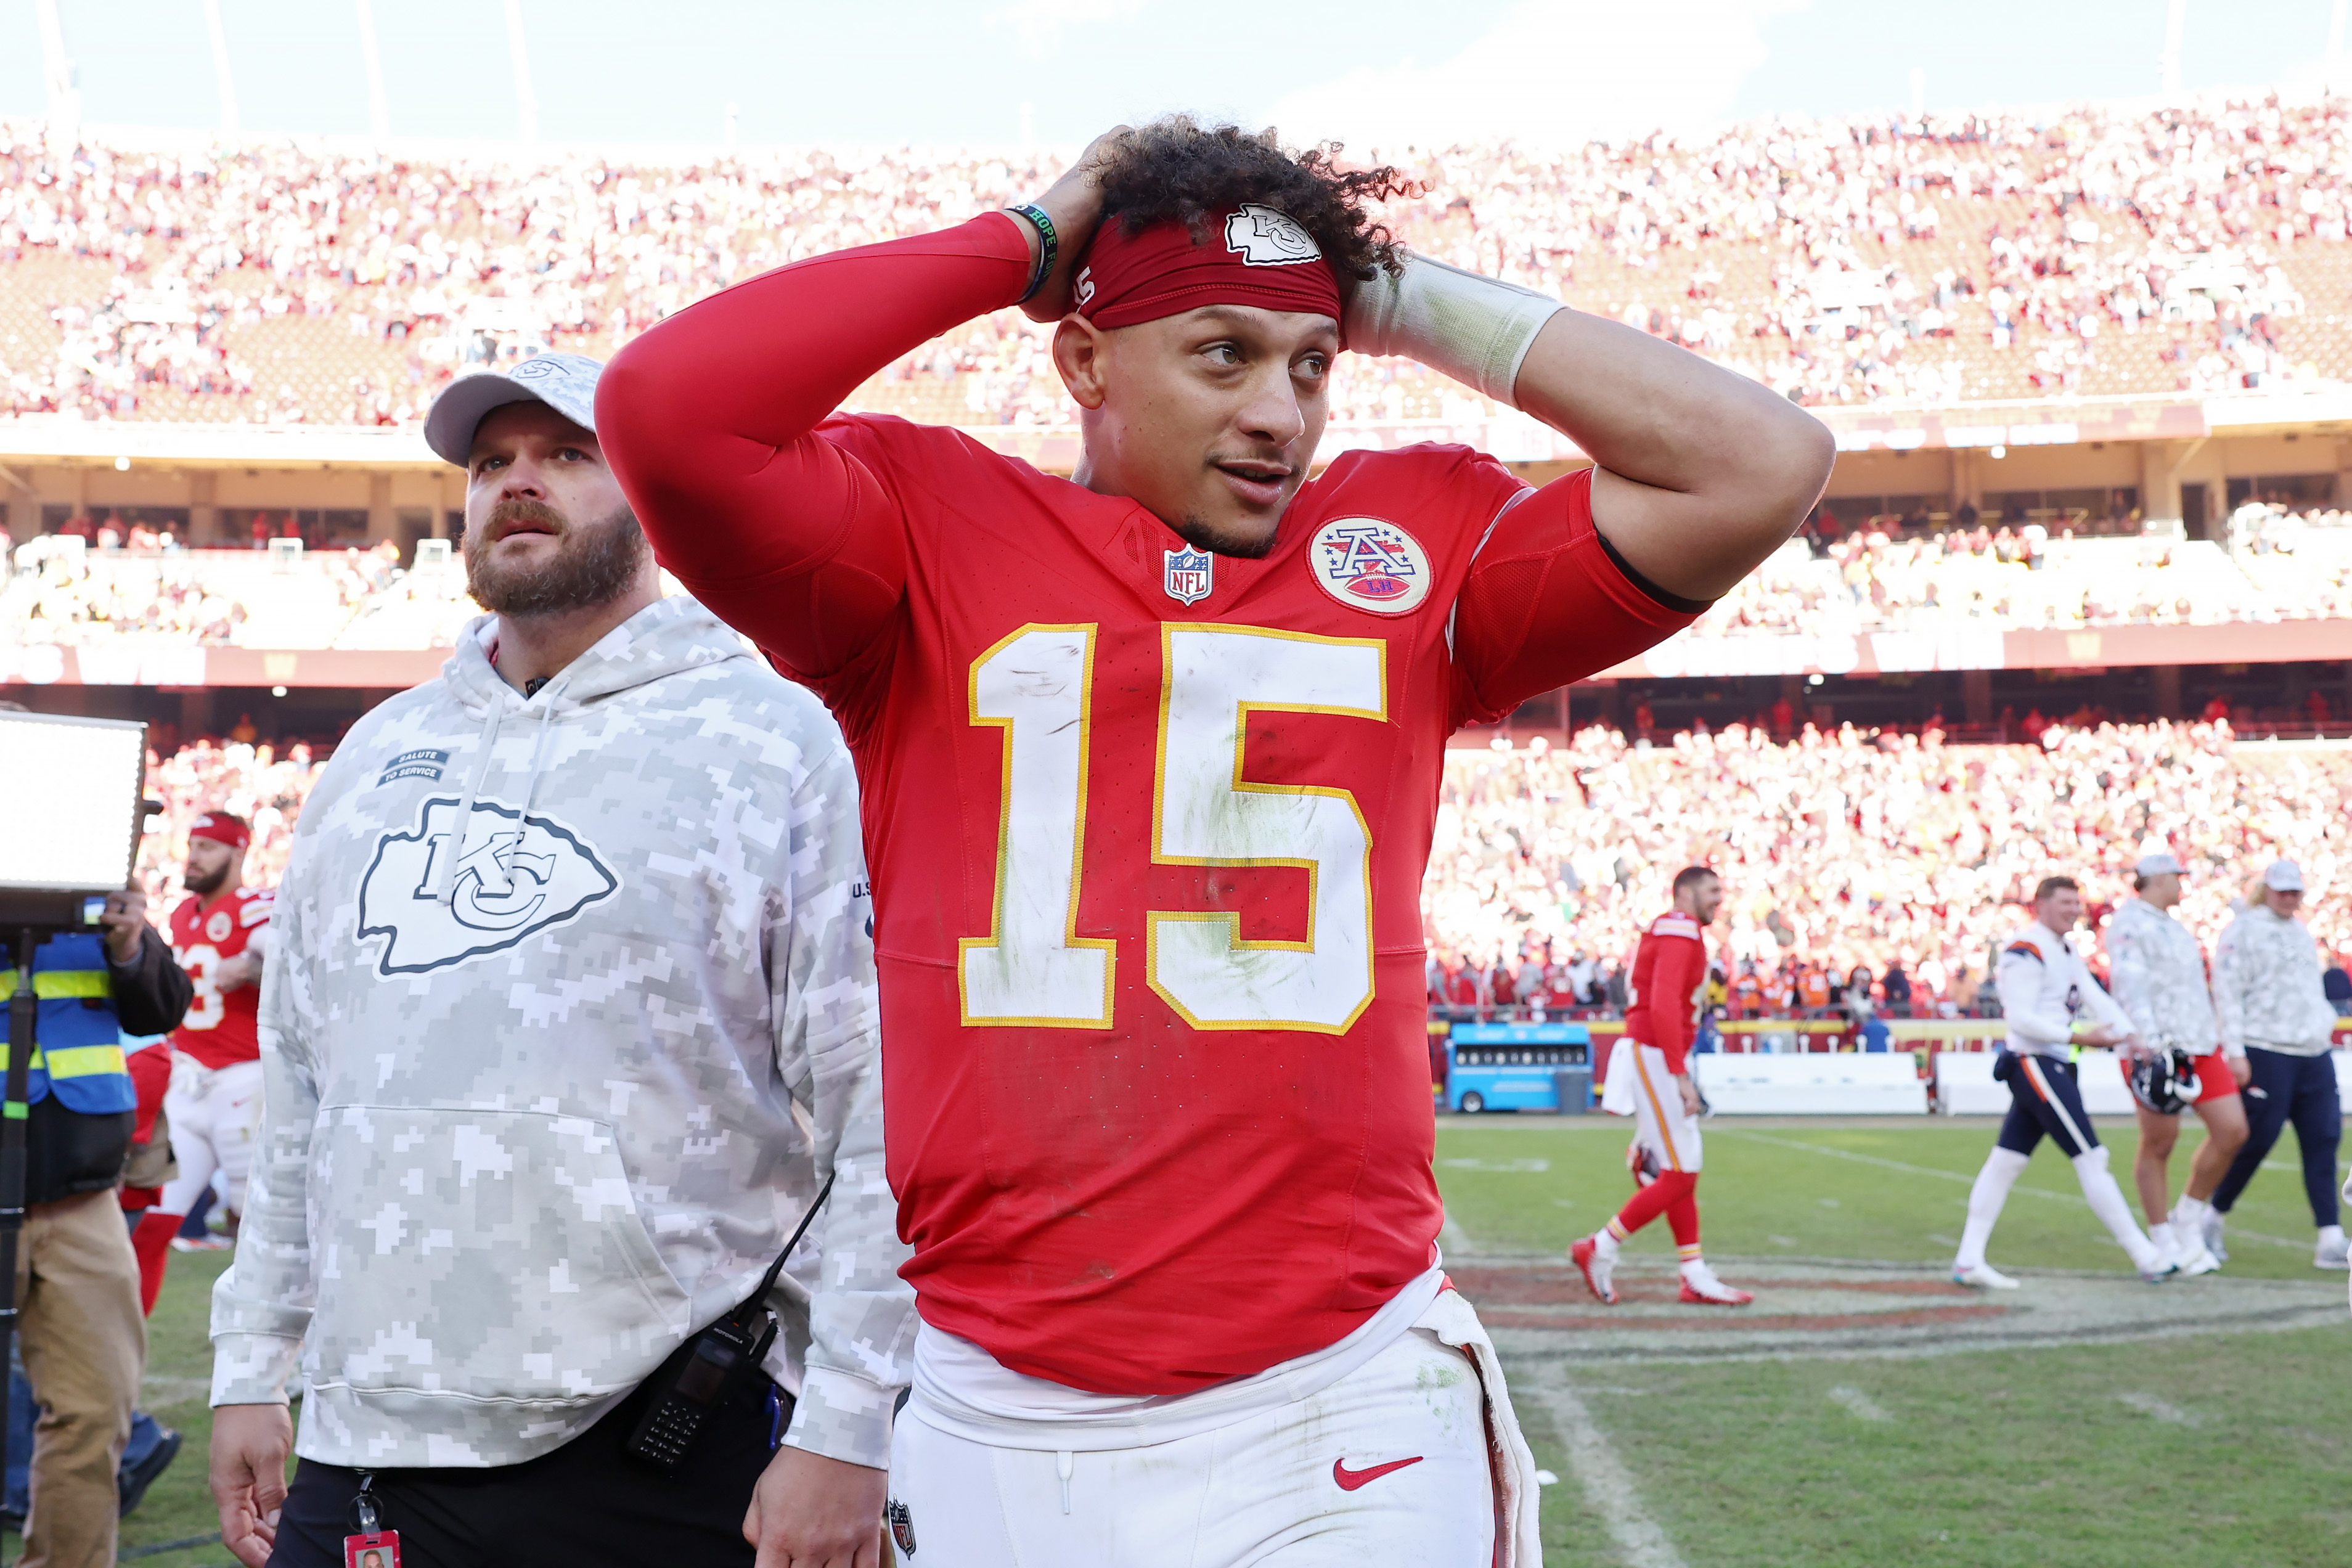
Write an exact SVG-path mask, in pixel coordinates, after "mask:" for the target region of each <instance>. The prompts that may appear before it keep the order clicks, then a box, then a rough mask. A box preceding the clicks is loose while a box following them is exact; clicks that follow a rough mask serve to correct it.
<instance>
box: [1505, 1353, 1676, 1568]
mask: <svg viewBox="0 0 2352 1568" xmlns="http://www.w3.org/2000/svg"><path fill="white" fill-rule="evenodd" d="M1527 1392H1528V1394H1533V1395H1534V1397H1535V1399H1536V1401H1537V1403H1538V1404H1539V1405H1542V1406H1543V1407H1544V1409H1545V1410H1547V1411H1549V1413H1550V1415H1551V1421H1552V1426H1553V1427H1554V1428H1555V1429H1556V1430H1558V1432H1559V1442H1560V1447H1563V1448H1565V1449H1566V1450H1567V1451H1568V1465H1569V1468H1570V1469H1571V1470H1573V1471H1575V1472H1576V1479H1577V1483H1578V1484H1579V1485H1580V1486H1581V1487H1582V1488H1583V1489H1584V1497H1585V1500H1586V1501H1588V1502H1590V1503H1591V1505H1592V1509H1593V1511H1594V1512H1596V1513H1598V1514H1599V1515H1600V1516H1601V1523H1602V1525H1603V1526H1604V1527H1606V1528H1607V1530H1608V1531H1609V1538H1610V1539H1611V1540H1612V1541H1614V1542H1616V1543H1617V1550H1618V1551H1619V1552H1621V1553H1622V1554H1623V1556H1624V1559H1625V1562H1626V1563H1628V1564H1629V1565H1630V1568H1685V1564H1684V1563H1683V1554H1682V1553H1681V1552H1677V1551H1675V1543H1674V1542H1671V1541H1669V1540H1667V1539H1666V1532H1665V1531H1663V1530H1661V1529H1659V1528H1658V1521H1656V1520H1654V1519H1652V1518H1651V1517H1650V1510H1648V1509H1646V1508H1644V1507H1643V1505H1642V1493H1641V1489H1640V1488H1638V1487H1636V1486H1635V1485H1634V1484H1633V1475H1632V1473H1631V1472H1630V1471H1628V1470H1627V1469H1626V1468H1625V1461H1624V1460H1622V1459H1621V1458H1618V1457H1617V1450H1616V1448H1615V1447H1614V1446H1613V1445H1612V1444H1611V1443H1610V1441H1609V1436H1608V1434H1607V1433H1605V1432H1603V1431H1601V1426H1600V1424H1599V1423H1598V1422H1596V1421H1594V1420H1593V1419H1592V1412H1591V1411H1590V1410H1587V1409H1586V1408H1585V1407H1584V1401H1583V1400H1581V1399H1579V1398H1578V1397H1577V1396H1576V1393H1575V1391H1574V1390H1572V1389H1570V1387H1569V1386H1568V1385H1567V1384H1564V1383H1559V1382H1550V1381H1548V1382H1545V1383H1542V1384H1532V1385H1530V1386H1528V1390H1527ZM1523 1397H1524V1395H1523Z"/></svg>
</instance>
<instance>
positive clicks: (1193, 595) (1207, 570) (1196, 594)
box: [1160, 550, 1217, 605]
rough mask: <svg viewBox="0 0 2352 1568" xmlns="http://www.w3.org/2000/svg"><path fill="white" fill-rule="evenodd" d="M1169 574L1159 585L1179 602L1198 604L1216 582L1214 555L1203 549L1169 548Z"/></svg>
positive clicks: (1215, 559) (1167, 552)
mask: <svg viewBox="0 0 2352 1568" xmlns="http://www.w3.org/2000/svg"><path fill="white" fill-rule="evenodd" d="M1162 553H1163V554H1165V555H1166V556H1167V558H1168V574H1167V576H1166V577H1165V578H1163V579H1162V580H1161V581H1160V586H1161V587H1162V588H1165V589H1166V590H1167V591H1168V596H1169V597H1170V598H1171V599H1173V600H1175V601H1176V602H1177V603H1178V604H1180V605H1197V604H1199V603H1200V602H1201V601H1202V600H1203V599H1205V598H1207V597H1208V596H1209V595H1210V594H1211V593H1212V592H1213V591H1214V589H1215V588H1216V585H1217V582H1216V579H1217V558H1216V557H1215V556H1213V555H1212V554H1210V553H1209V552H1207V551H1205V550H1170V551H1165V552H1162Z"/></svg>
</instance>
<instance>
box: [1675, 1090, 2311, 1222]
mask: <svg viewBox="0 0 2352 1568" xmlns="http://www.w3.org/2000/svg"><path fill="white" fill-rule="evenodd" d="M1708 1131H1709V1132H1710V1134H1712V1135H1713V1136H1715V1137H1717V1138H1722V1137H1731V1138H1748V1139H1752V1140H1754V1141H1755V1142H1759V1143H1769V1144H1771V1145H1772V1146H1773V1147H1775V1148H1779V1149H1802V1150H1803V1151H1805V1152H1807V1153H1809V1154H1827V1155H1828V1156H1829V1157H1830V1158H1831V1159H1832V1160H1852V1161H1853V1162H1854V1163H1856V1164H1860V1165H1876V1166H1877V1167H1879V1168H1880V1169H1881V1170H1885V1171H1903V1172H1906V1173H1909V1174H1911V1175H1914V1176H1933V1177H1935V1178H1936V1179H1937V1180H1938V1181H1944V1182H1958V1183H1959V1184H1961V1185H1962V1186H1964V1187H1972V1186H1974V1185H1976V1180H1977V1178H1976V1173H1975V1172H1973V1171H1970V1172H1969V1173H1966V1174H1963V1173H1960V1172H1958V1171H1939V1170H1937V1169H1936V1167H1934V1166H1933V1165H1911V1164H1906V1163H1904V1162H1902V1161H1900V1160H1883V1159H1881V1158H1879V1157H1878V1156H1877V1155H1875V1154H1857V1153H1855V1152H1853V1150H1851V1149H1832V1148H1831V1147H1830V1146H1829V1145H1828V1144H1826V1143H1808V1142H1805V1141H1804V1140H1802V1139H1801V1138H1775V1137H1773V1136H1772V1135H1771V1134H1770V1133H1769V1132H1750V1131H1748V1130H1746V1129H1745V1128H1739V1127H1726V1126H1725V1125H1724V1124H1723V1123H1722V1121H1720V1120H1717V1121H1713V1122H1710V1123H1709V1124H1708ZM2297 1168H2298V1169H2300V1167H2297ZM2010 1191H2011V1192H2012V1193H2023V1194H2026V1195H2027V1196H2029V1197H2036V1198H2055V1199H2057V1200H2058V1201H2059V1202H2060V1203H2063V1204H2076V1205H2081V1206H2082V1207H2084V1208H2088V1207H2090V1206H2091V1205H2089V1204H2087V1203H2084V1201H2083V1194H2080V1193H2058V1192H2053V1191H2051V1190H2050V1189H2049V1188H2048V1187H2029V1186H2026V1185H2025V1184H2022V1183H2020V1184H2018V1185H2016V1186H2014V1187H2011V1189H2010ZM2227 1238H2228V1239H2229V1240H2231V1241H2237V1240H2239V1239H2241V1238H2242V1239H2244V1240H2247V1241H2263V1242H2268V1243H2269V1244H2271V1245H2272V1246H2273V1247H2297V1248H2301V1247H2309V1246H2310V1245H2311V1243H2309V1242H2307V1241H2294V1240H2290V1239H2289V1238H2287V1237H2284V1236H2265V1235H2263V1233H2262V1232H2261V1231H2259V1230H2240V1229H2239V1228H2237V1227H2236V1226H2231V1227H2230V1229H2229V1231H2228V1233H2227ZM1929 1239H1931V1240H1932V1239H1934V1238H1933V1237H1930V1238H1929Z"/></svg>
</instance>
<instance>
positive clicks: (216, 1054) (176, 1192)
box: [131, 811, 276, 1303]
mask: <svg viewBox="0 0 2352 1568" xmlns="http://www.w3.org/2000/svg"><path fill="white" fill-rule="evenodd" d="M252 842H253V833H252V830H251V829H250V828H248V827H247V826H246V825H245V823H244V822H243V821H242V820H240V819H239V818H237V817H235V816H230V815H229V814H228V813H227V812H225V811H211V812H206V813H205V814H204V815H203V816H199V817H197V818H196V821H195V826H193V827H191V828H189V829H188V864H187V868H186V869H185V870H184V871H183V872H182V873H181V875H180V882H181V885H182V886H183V887H184V888H185V889H187V893H188V896H187V897H186V898H184V899H182V900H180V902H179V903H178V905H177V906H175V907H174V908H173V910H172V955H173V957H174V958H177V959H178V960H179V961H180V967H181V968H183V969H184V970H186V971H187V972H188V979H189V981H190V982H191V983H192V984H194V987H195V1000H194V1002H192V1003H190V1004H189V1005H188V1016H187V1017H186V1018H185V1019H184V1020H182V1022H181V1024H180V1026H179V1028H178V1029H176V1030H174V1031H173V1035H172V1048H173V1063H172V1087H171V1089H169V1090H168V1091H166V1092H165V1094H164V1096H163V1117H164V1120H165V1121H166V1122H167V1123H168V1124H169V1125H170V1127H171V1129H172V1155H173V1159H175V1160H177V1161H178V1162H179V1167H180V1173H179V1174H178V1175H177V1176H175V1177H173V1179H172V1180H171V1181H170V1182H169V1183H167V1184H165V1185H164V1187H163V1196H162V1197H160V1198H158V1199H157V1200H156V1201H155V1206H154V1207H152V1208H151V1209H149V1210H148V1211H147V1213H146V1214H145V1215H144V1216H142V1218H141V1219H140V1221H139V1228H138V1230H137V1231H136V1232H134V1233H133V1234H132V1237H131V1241H132V1245H133V1249H134V1250H136V1251H137V1253H138V1254H139V1273H140V1283H141V1286H142V1289H144V1290H145V1291H146V1294H147V1299H148V1300H149V1301H150V1302H151V1303H152V1301H153V1300H154V1292H155V1290H156V1289H158V1288H159V1287H160V1286H161V1285H162V1283H163V1266H164V1264H165V1263H166V1262H167V1261H168V1260H169V1258H170V1256H171V1253H170V1247H171V1244H172V1237H173V1235H174V1234H176V1233H177V1232H178V1230H179V1228H180V1221H181V1220H182V1219H183V1218H184V1217H185V1215H187V1212H188V1210H189V1209H190V1208H191V1207H192V1206H193V1205H194V1203H195V1201H196V1195H197V1194H199V1193H202V1192H203V1191H204V1190H205V1188H206V1187H208V1186H211V1185H212V1184H213V1177H214V1176H215V1173H217V1174H218V1175H219V1177H220V1181H221V1189H222V1191H221V1200H222V1202H221V1206H222V1207H223V1208H224V1209H226V1211H227V1215H228V1225H229V1234H230V1235H231V1236H235V1235H236V1220H237V1215H238V1214H239V1213H240V1211H242V1210H243V1209H244V1207H245V1178H246V1173H247V1169H248V1168H249V1167H250V1165H251V1164H252V1155H253V1134H254V1129H255V1128H256V1127H257V1125H258V1124H259V1121H260V1117H261V1040H260V1036H259V1033H258V1022H259V1009H260V1003H261V965H262V962H263V957H264V955H265V953H266V952H268V942H269V913H270V910H271V908H272V906H273V902H274V900H275V898H276V895H275V894H273V893H271V892H270V891H269V889H266V888H248V887H247V886H245V885H244V884H245V851H246V848H247V846H248V845H250V844H251V843H252Z"/></svg>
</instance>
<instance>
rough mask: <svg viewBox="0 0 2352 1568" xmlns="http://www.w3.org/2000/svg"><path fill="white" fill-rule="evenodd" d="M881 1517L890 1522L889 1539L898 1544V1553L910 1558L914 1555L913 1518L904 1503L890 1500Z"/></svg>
mask: <svg viewBox="0 0 2352 1568" xmlns="http://www.w3.org/2000/svg"><path fill="white" fill-rule="evenodd" d="M882 1517H883V1518H885V1519H887V1520H888V1521H890V1539H891V1540H893V1541H895V1542H898V1550H899V1551H901V1552H905V1553H906V1554H907V1555H908V1556H909V1557H912V1556H913V1555H914V1554H915V1516H914V1515H913V1514H912V1513H909V1512H908V1510H907V1505H906V1504H905V1503H902V1502H900V1501H899V1500H898V1499H897V1498H892V1499H891V1500H890V1506H889V1507H888V1508H887V1509H886V1510H883V1515H882Z"/></svg>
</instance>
